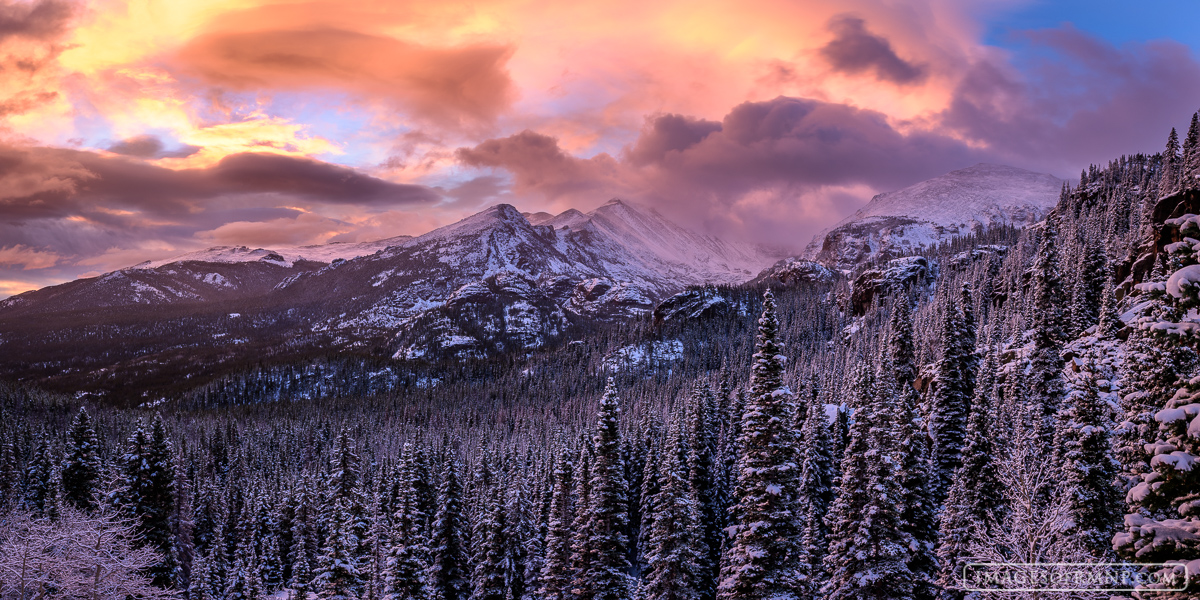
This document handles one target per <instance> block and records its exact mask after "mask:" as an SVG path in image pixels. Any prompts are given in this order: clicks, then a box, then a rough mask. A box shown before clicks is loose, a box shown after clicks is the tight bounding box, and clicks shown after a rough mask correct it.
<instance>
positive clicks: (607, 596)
mask: <svg viewBox="0 0 1200 600" xmlns="http://www.w3.org/2000/svg"><path fill="white" fill-rule="evenodd" d="M620 402H621V400H620V398H619V397H618V396H617V388H616V383H614V382H613V380H612V378H611V377H610V378H609V380H608V384H607V385H606V386H605V389H604V394H603V395H602V396H601V397H600V408H599V413H598V414H597V417H596V433H595V435H594V436H593V438H592V446H593V448H594V452H595V457H594V459H593V463H592V484H591V493H590V497H589V499H588V505H587V517H588V521H587V528H588V532H587V533H588V537H587V540H586V541H585V549H586V551H587V553H588V556H589V564H588V565H587V570H586V571H585V572H584V573H582V579H583V582H584V587H583V588H577V589H582V590H583V591H582V593H580V592H577V593H576V596H577V597H579V598H580V599H581V600H626V599H628V598H629V597H630V595H631V592H632V591H633V590H632V589H631V588H632V585H631V584H630V581H629V580H628V575H627V572H628V571H629V568H630V565H629V559H628V556H627V555H626V547H625V545H626V544H628V543H629V539H628V532H627V527H628V526H629V512H628V511H629V504H628V501H627V494H628V489H627V485H628V484H627V483H626V481H625V465H624V460H623V457H622V456H621V425H620V418H621V406H620Z"/></svg>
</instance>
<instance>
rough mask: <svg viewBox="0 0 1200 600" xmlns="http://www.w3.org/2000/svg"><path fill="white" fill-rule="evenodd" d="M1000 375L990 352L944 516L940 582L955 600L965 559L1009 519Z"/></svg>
mask: <svg viewBox="0 0 1200 600" xmlns="http://www.w3.org/2000/svg"><path fill="white" fill-rule="evenodd" d="M995 372H996V356H995V354H994V353H989V354H988V355H987V357H986V359H985V361H984V364H983V366H982V367H981V368H980V380H979V384H978V386H977V387H976V390H975V398H974V400H973V401H972V402H971V417H970V421H969V422H968V424H967V444H966V447H965V448H964V449H963V463H962V465H960V466H959V468H958V471H957V472H955V474H954V485H953V486H951V488H950V494H949V496H947V498H946V504H945V506H944V507H943V509H942V513H941V515H940V521H939V527H938V529H939V531H940V534H941V535H940V538H939V540H938V559H939V560H940V562H941V570H940V573H939V576H938V584H939V585H940V586H941V587H942V589H943V594H944V596H943V597H945V598H949V599H953V600H960V599H961V598H962V597H963V592H962V591H961V590H958V589H955V588H956V586H957V585H958V575H959V574H960V573H962V562H961V561H962V559H963V558H964V557H967V556H970V554H971V551H970V548H971V547H972V544H973V543H976V542H978V541H979V540H980V539H981V538H982V537H983V536H984V535H985V534H986V533H987V528H988V524H989V522H991V520H995V521H1002V520H1003V519H1002V515H1001V514H1000V511H1001V508H1002V505H1003V502H1004V492H1003V490H1001V489H1000V480H999V474H998V473H997V470H996V458H995V446H994V444H993V441H992V431H993V422H994V418H993V415H992V410H993V406H994V393H993V392H992V388H993V384H994V376H995Z"/></svg>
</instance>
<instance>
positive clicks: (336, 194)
mask: <svg viewBox="0 0 1200 600" xmlns="http://www.w3.org/2000/svg"><path fill="white" fill-rule="evenodd" d="M146 146H147V147H150V146H153V144H146ZM135 149H136V148H135ZM440 198H441V194H440V193H439V192H438V191H437V190H434V189H432V188H429V187H425V186H421V185H413V184H401V183H394V182H390V181H386V180H383V179H379V178H377V177H374V176H371V175H369V174H366V173H363V172H360V171H357V170H355V169H351V168H348V167H343V166H340V165H333V164H329V163H325V162H322V161H318V160H315V159H309V158H298V157H293V156H284V155H271V154H261V153H257V154H256V153H243V154H234V155H230V156H228V157H226V158H224V159H222V160H221V161H219V162H218V163H216V164H214V165H213V166H211V167H205V168H194V169H178V170H172V169H167V168H164V167H161V166H156V165H153V164H150V163H147V162H145V161H142V160H138V159H134V158H130V157H127V156H114V155H111V154H101V153H96V152H89V151H82V150H68V149H62V148H46V147H15V146H0V240H4V246H3V248H0V279H2V280H5V281H10V282H21V281H24V282H29V281H33V280H34V279H36V280H37V281H43V282H47V283H52V282H54V281H56V280H57V281H61V280H62V279H70V278H74V277H77V276H79V275H80V274H82V273H85V272H87V273H91V272H94V271H95V270H96V269H106V270H107V269H112V268H120V267H124V266H128V265H130V264H134V263H136V262H141V261H143V260H148V259H154V258H164V257H167V256H171V255H174V254H178V253H181V252H186V251H189V250H194V249H198V248H199V247H201V245H203V244H214V243H224V244H228V243H236V244H246V245H254V246H264V245H270V244H280V243H287V244H293V243H295V244H312V243H322V242H325V241H329V240H330V239H331V238H332V237H334V236H343V237H355V236H356V235H357V233H356V232H357V231H358V230H359V229H362V228H364V227H365V228H368V229H370V230H371V231H378V232H380V233H383V234H387V233H390V234H391V235H395V234H396V233H399V232H398V231H396V230H397V229H398V228H401V225H397V223H398V222H399V221H391V222H382V221H379V222H377V221H375V220H373V219H374V216H376V215H380V214H385V213H391V214H393V215H394V214H395V211H404V210H409V211H411V210H413V209H416V208H422V207H428V206H430V205H431V204H433V203H435V202H437V201H438V200H439V199H440ZM25 271H30V272H32V274H24V275H22V274H21V273H24V272H25ZM35 275H36V276H35ZM13 285H16V284H13Z"/></svg>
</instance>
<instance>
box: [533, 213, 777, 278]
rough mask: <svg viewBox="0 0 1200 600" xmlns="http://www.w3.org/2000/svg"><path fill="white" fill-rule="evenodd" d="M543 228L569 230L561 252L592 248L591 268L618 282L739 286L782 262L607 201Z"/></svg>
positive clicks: (759, 249)
mask: <svg viewBox="0 0 1200 600" xmlns="http://www.w3.org/2000/svg"><path fill="white" fill-rule="evenodd" d="M545 224H547V225H551V226H553V227H555V228H556V229H563V228H565V229H567V230H569V231H570V232H571V233H572V234H574V237H572V236H564V237H563V240H564V242H563V244H562V245H560V247H562V248H564V249H567V247H568V245H569V244H571V243H576V244H577V245H578V246H579V247H581V248H582V247H584V246H585V245H586V246H590V247H591V248H590V249H591V250H592V256H591V259H592V261H591V262H594V264H595V265H596V266H597V267H598V268H601V269H603V270H604V271H605V272H606V273H608V274H609V276H610V277H614V278H618V279H630V278H638V277H645V276H646V275H647V273H654V274H657V275H658V277H659V278H661V279H663V280H667V281H671V282H674V283H676V284H678V283H685V284H688V285H694V284H703V283H721V284H737V283H742V282H744V281H747V280H749V279H750V278H752V277H753V276H754V275H755V274H756V273H758V271H760V270H762V268H763V267H765V266H767V265H769V264H771V263H772V262H774V260H776V259H778V258H780V257H781V255H780V253H777V252H774V251H772V250H771V249H769V248H766V247H761V246H754V245H749V244H733V243H729V242H725V241H722V240H720V239H717V238H714V237H712V236H707V235H702V234H698V233H695V232H692V231H688V230H687V229H684V228H682V227H680V226H678V225H676V224H674V223H672V222H671V221H669V220H667V219H666V218H665V217H663V216H662V215H660V214H658V212H657V211H655V210H653V209H641V208H638V207H635V206H633V205H631V204H629V203H626V202H623V201H621V200H611V201H609V202H608V203H607V204H605V205H604V206H601V207H600V208H597V209H596V210H594V211H592V212H590V213H588V214H586V215H584V214H582V213H580V212H579V211H567V212H565V213H563V214H561V215H559V216H557V217H555V218H554V219H551V220H549V221H546V222H545Z"/></svg>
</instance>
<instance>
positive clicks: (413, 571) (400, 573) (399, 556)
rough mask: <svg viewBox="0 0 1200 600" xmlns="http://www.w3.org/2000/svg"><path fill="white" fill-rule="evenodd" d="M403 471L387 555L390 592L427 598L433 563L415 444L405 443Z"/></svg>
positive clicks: (398, 597) (409, 599)
mask: <svg viewBox="0 0 1200 600" xmlns="http://www.w3.org/2000/svg"><path fill="white" fill-rule="evenodd" d="M401 457H402V458H401V460H402V461H403V463H402V466H401V468H400V472H399V481H398V484H399V486H398V487H399V496H398V498H397V502H396V507H395V513H394V514H393V515H392V519H391V522H392V531H391V536H390V537H391V539H390V543H391V548H390V549H389V550H388V557H387V567H386V570H387V576H386V579H387V591H388V595H389V597H390V598H392V599H393V600H424V599H425V598H427V597H428V596H429V591H430V590H429V585H428V580H427V579H426V575H427V572H428V569H429V565H428V564H426V562H425V557H426V556H427V555H428V553H429V549H428V548H426V546H425V535H424V531H423V528H424V522H425V515H424V513H422V512H421V511H422V509H421V501H420V499H419V498H418V492H417V483H416V480H417V478H418V477H420V470H419V469H416V468H414V467H415V463H416V460H417V459H416V457H415V456H414V452H413V448H412V445H411V444H405V445H404V449H403V451H402V453H401Z"/></svg>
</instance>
